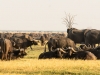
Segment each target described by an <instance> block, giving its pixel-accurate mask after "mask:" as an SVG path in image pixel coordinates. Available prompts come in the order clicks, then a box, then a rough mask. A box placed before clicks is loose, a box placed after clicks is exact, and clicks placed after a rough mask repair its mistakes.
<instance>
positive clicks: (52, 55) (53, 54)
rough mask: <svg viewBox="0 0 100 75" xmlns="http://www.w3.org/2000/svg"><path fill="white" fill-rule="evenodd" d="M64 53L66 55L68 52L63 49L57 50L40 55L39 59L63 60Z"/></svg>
mask: <svg viewBox="0 0 100 75" xmlns="http://www.w3.org/2000/svg"><path fill="white" fill-rule="evenodd" d="M63 53H66V52H65V51H64V50H62V49H61V48H57V49H55V50H54V51H50V52H44V53H41V54H40V55H39V57H38V59H47V58H49V59H51V58H62V57H63Z"/></svg>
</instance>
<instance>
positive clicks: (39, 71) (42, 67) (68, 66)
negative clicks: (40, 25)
mask: <svg viewBox="0 0 100 75" xmlns="http://www.w3.org/2000/svg"><path fill="white" fill-rule="evenodd" d="M33 49H34V50H30V48H28V49H27V53H28V55H27V56H25V57H24V58H22V59H17V60H11V61H0V75H100V60H85V61H84V60H69V59H45V60H43V59H42V60H38V56H39V54H40V53H42V52H43V50H44V46H42V47H41V46H40V45H39V46H33Z"/></svg>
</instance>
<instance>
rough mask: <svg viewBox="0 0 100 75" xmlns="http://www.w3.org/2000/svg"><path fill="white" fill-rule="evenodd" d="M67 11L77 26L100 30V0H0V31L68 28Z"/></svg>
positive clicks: (58, 29) (61, 29) (78, 27)
mask: <svg viewBox="0 0 100 75" xmlns="http://www.w3.org/2000/svg"><path fill="white" fill-rule="evenodd" d="M65 12H66V13H67V14H69V13H70V14H71V15H76V16H75V18H74V22H75V23H77V24H74V25H73V27H75V28H77V29H85V28H94V29H100V0H0V30H37V31H40V30H43V31H66V29H67V28H66V25H65V24H64V22H63V18H64V17H65V16H66V15H65Z"/></svg>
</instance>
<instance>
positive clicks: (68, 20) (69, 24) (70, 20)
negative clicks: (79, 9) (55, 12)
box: [64, 13, 75, 28]
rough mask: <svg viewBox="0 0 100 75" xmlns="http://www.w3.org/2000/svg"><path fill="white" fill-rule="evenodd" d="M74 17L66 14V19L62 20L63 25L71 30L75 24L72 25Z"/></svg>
mask: <svg viewBox="0 0 100 75" xmlns="http://www.w3.org/2000/svg"><path fill="white" fill-rule="evenodd" d="M65 14H66V13H65ZM74 17H75V16H72V15H70V14H66V17H65V18H64V23H65V25H66V27H67V28H72V26H73V24H75V23H74Z"/></svg>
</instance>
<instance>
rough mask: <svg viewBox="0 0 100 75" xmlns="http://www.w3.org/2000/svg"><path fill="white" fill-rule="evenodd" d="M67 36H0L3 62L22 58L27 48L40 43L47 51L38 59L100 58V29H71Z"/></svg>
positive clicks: (0, 55) (9, 34)
mask: <svg viewBox="0 0 100 75" xmlns="http://www.w3.org/2000/svg"><path fill="white" fill-rule="evenodd" d="M66 33H67V35H65V34H64V33H44V34H43V33H0V59H1V60H13V59H17V58H23V57H24V56H25V55H27V53H26V49H27V48H28V47H30V49H31V50H32V49H33V48H32V47H31V46H32V45H38V43H39V41H40V42H41V46H44V52H43V53H41V54H39V56H38V59H51V58H62V59H83V60H97V59H100V46H99V43H100V39H99V38H100V31H99V30H96V29H82V30H80V29H76V28H70V29H67V32H66ZM76 44H79V46H77V45H76ZM46 46H48V51H47V52H46Z"/></svg>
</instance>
